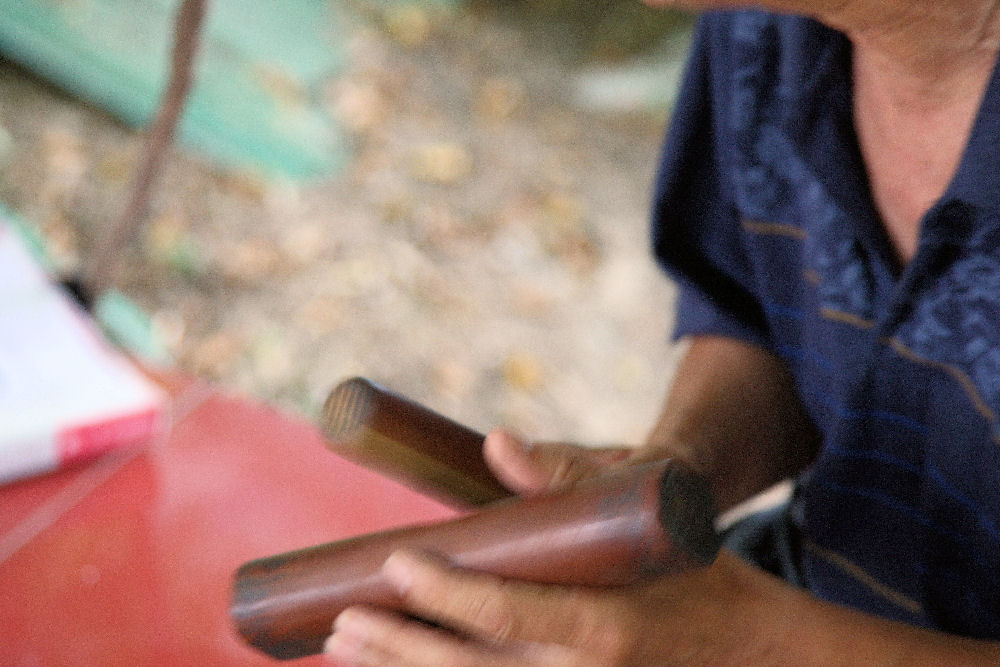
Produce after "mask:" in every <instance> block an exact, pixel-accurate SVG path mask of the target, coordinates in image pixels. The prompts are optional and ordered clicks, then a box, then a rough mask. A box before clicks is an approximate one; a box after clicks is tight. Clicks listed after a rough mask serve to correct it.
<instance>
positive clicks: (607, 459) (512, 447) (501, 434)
mask: <svg viewBox="0 0 1000 667" xmlns="http://www.w3.org/2000/svg"><path fill="white" fill-rule="evenodd" d="M619 452H620V453H621V454H619ZM623 454H624V450H620V449H614V450H589V449H587V448H584V447H578V446H574V445H568V444H565V443H555V442H547V443H536V444H530V443H528V442H526V441H525V440H523V439H522V438H519V437H518V436H515V435H513V434H512V433H510V432H509V431H505V430H502V429H494V430H492V431H490V432H489V433H488V434H487V435H486V441H485V442H484V443H483V456H484V457H485V458H486V462H487V464H488V465H489V466H490V469H492V470H493V473H494V474H495V475H496V476H497V477H498V478H499V479H500V481H501V482H503V483H504V484H505V485H506V486H508V487H509V488H511V489H513V490H514V491H517V492H518V493H521V494H529V495H530V494H532V493H541V492H543V491H549V490H555V489H559V488H563V487H567V486H571V485H573V484H574V483H576V482H578V481H580V480H581V479H586V478H589V477H594V476H596V475H599V474H600V473H601V472H602V471H603V470H604V469H605V467H606V466H607V465H609V464H611V463H613V462H617V460H620V459H621V458H622V455H623Z"/></svg>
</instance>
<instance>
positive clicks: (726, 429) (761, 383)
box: [637, 337, 818, 510]
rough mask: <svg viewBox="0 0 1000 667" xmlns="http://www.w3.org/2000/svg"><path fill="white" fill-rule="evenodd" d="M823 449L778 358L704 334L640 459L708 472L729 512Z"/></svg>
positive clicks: (681, 369)
mask: <svg viewBox="0 0 1000 667" xmlns="http://www.w3.org/2000/svg"><path fill="white" fill-rule="evenodd" d="M817 446H818V436H817V434H816V432H815V430H814V428H813V426H812V424H811V422H810V420H809V418H808V417H807V415H806V414H805V410H804V408H803V407H802V405H801V402H800V401H799V398H798V396H797V393H796V391H795V389H794V386H793V383H792V379H791V376H790V375H789V373H788V371H787V370H786V369H785V367H784V365H783V364H782V363H781V361H780V360H779V359H777V358H776V357H774V356H773V355H771V354H770V353H768V352H767V351H765V350H763V349H761V348H759V347H756V346H753V345H749V344H747V343H744V342H741V341H737V340H733V339H727V338H719V337H699V338H695V339H693V340H692V342H691V346H690V348H689V349H688V351H687V353H686V355H685V357H684V359H683V361H682V362H681V365H680V367H679V369H678V372H677V375H676V378H675V380H674V383H673V387H672V388H671V391H670V393H669V396H668V397H667V400H666V402H665V404H664V408H663V411H662V413H661V416H660V418H659V420H658V421H657V423H656V425H655V427H654V428H653V430H652V432H651V433H650V436H649V438H648V439H647V443H646V445H645V447H643V448H642V449H641V450H639V452H638V453H637V456H638V457H639V458H652V457H655V456H662V454H663V453H664V452H667V453H670V454H672V455H677V456H683V457H684V458H686V459H688V460H689V461H691V462H692V463H694V464H695V465H697V466H698V467H700V468H701V469H702V470H703V471H704V472H705V473H706V474H707V475H708V477H709V479H710V480H711V481H712V485H713V489H714V491H715V495H716V500H717V502H718V504H719V507H720V509H722V510H725V509H727V508H729V507H731V506H732V505H735V504H736V503H738V502H740V501H742V500H744V499H746V498H748V497H749V496H751V495H753V494H755V493H757V492H759V491H761V490H763V489H765V488H767V487H768V486H770V485H771V484H774V483H775V482H778V481H780V480H782V479H784V478H785V477H787V476H789V475H792V474H794V473H796V472H797V471H799V470H801V469H802V467H803V466H805V465H806V464H807V463H808V462H809V461H811V460H812V457H813V456H814V455H815V452H816V449H817Z"/></svg>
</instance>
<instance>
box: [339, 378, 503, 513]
mask: <svg viewBox="0 0 1000 667" xmlns="http://www.w3.org/2000/svg"><path fill="white" fill-rule="evenodd" d="M320 426H321V427H322V429H323V434H324V435H325V437H326V443H327V447H328V448H329V449H330V450H332V451H334V452H336V453H337V454H339V455H340V456H342V457H344V458H346V459H348V460H350V461H353V462H355V463H358V464H360V465H363V466H365V467H367V468H370V469H372V470H376V471H378V472H381V473H383V474H385V475H386V476H387V477H391V478H393V479H395V480H397V481H400V482H402V483H403V484H405V485H407V486H409V487H411V488H414V489H417V490H418V491H421V492H423V493H425V494H426V495H429V496H431V497H433V498H436V499H437V500H440V501H442V502H444V503H446V504H448V505H450V506H452V507H456V508H459V509H470V508H473V507H478V506H481V505H484V504H488V503H491V502H494V501H496V500H500V499H501V498H507V497H509V496H511V495H512V493H511V492H510V491H509V490H508V489H507V488H506V487H504V486H503V484H501V483H500V481H499V480H497V478H496V477H494V475H493V473H492V472H491V471H490V469H489V467H488V466H487V465H486V461H485V460H483V455H482V449H483V439H484V436H483V435H482V434H481V433H477V432H476V431H473V430H472V429H470V428H468V427H466V426H463V425H462V424H459V423H457V422H455V421H452V420H451V419H448V418H447V417H444V416H442V415H440V414H438V413H436V412H434V411H433V410H430V409H428V408H426V407H424V406H422V405H420V404H418V403H415V402H414V401H411V400H409V399H408V398H405V397H403V396H400V395H399V394H396V393H393V392H391V391H389V390H388V389H385V388H384V387H381V386H379V385H378V384H375V383H374V382H372V381H371V380H368V379H365V378H361V377H355V378H350V379H348V380H345V381H344V382H341V383H340V384H339V385H337V386H336V387H335V388H334V389H333V391H331V392H330V395H329V397H328V398H327V400H326V404H325V405H324V408H323V416H322V418H321V420H320Z"/></svg>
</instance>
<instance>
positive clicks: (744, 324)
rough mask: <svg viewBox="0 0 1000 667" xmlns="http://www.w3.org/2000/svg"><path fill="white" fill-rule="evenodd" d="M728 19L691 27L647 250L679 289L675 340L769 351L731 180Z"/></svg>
mask: <svg viewBox="0 0 1000 667" xmlns="http://www.w3.org/2000/svg"><path fill="white" fill-rule="evenodd" d="M730 20H731V17H730V15H729V14H728V13H718V14H706V15H704V16H702V17H701V19H700V20H699V23H698V26H697V28H696V31H695V36H694V40H693V43H692V48H691V52H690V55H689V60H688V63H687V68H686V71H685V76H684V80H683V83H682V86H681V91H680V94H679V96H678V100H677V105H676V107H675V111H674V116H673V118H672V120H671V123H670V130H669V132H668V135H667V139H666V143H665V146H664V150H663V156H662V160H661V163H660V171H659V175H658V179H657V185H656V195H655V199H654V203H653V227H652V243H653V250H654V253H655V255H656V258H657V260H658V261H659V262H660V264H661V266H662V267H663V268H664V269H665V270H666V271H667V273H668V274H669V275H670V276H671V277H672V278H673V279H674V280H675V281H676V283H677V285H678V287H679V290H680V295H679V298H678V300H677V315H676V324H675V329H674V336H675V337H677V338H680V337H683V336H688V335H699V334H700V335H712V334H714V335H722V336H728V337H733V338H739V339H743V340H747V341H749V342H752V343H756V344H759V345H764V346H767V327H766V324H765V318H764V314H763V311H762V308H761V306H760V303H759V302H758V300H757V299H756V298H755V297H754V296H753V289H752V288H753V279H752V270H751V266H750V263H749V261H748V258H747V256H746V253H745V249H744V246H743V240H742V239H743V234H742V230H741V220H740V216H739V214H738V211H737V207H736V205H735V203H734V197H733V194H732V185H731V182H730V179H729V176H728V174H729V171H730V164H731V162H732V160H731V159H730V158H728V157H727V155H726V149H727V147H728V146H729V145H730V144H731V142H728V141H727V138H726V136H725V134H726V128H727V122H726V117H727V113H729V112H730V109H729V100H728V95H727V92H728V91H727V82H726V79H727V77H726V73H727V69H728V61H729V60H730V58H729V53H728V51H729V46H728V40H727V33H728V31H729V22H730Z"/></svg>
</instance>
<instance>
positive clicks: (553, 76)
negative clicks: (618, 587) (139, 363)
mask: <svg viewBox="0 0 1000 667" xmlns="http://www.w3.org/2000/svg"><path fill="white" fill-rule="evenodd" d="M611 6H613V5H612V4H610V3H609V4H607V5H605V6H604V7H605V9H603V10H601V11H602V12H604V13H603V14H602V16H603V19H604V20H605V21H607V22H608V25H607V26H605V27H604V28H601V27H600V26H596V24H595V19H594V16H589V18H588V16H587V15H584V14H579V13H576V14H570V16H571V17H572V20H567V19H566V16H567V15H566V14H565V13H563V14H561V15H558V16H557V15H554V14H553V13H552V10H550V9H545V7H551V3H549V4H546V3H536V4H531V3H530V2H521V3H511V2H506V3H500V4H492V3H487V2H477V3H473V4H471V5H464V6H461V7H453V8H441V7H438V8H429V7H426V6H422V5H386V6H381V8H376V7H373V6H366V7H360V6H359V7H358V8H355V9H356V11H354V12H353V13H352V15H353V16H354V17H355V20H356V23H355V24H354V26H355V27H354V28H353V30H352V33H353V37H352V38H351V42H350V44H349V53H350V56H351V57H350V65H349V67H348V69H347V71H345V72H344V73H343V74H342V76H339V77H337V78H336V80H332V81H330V83H329V86H328V88H327V90H326V103H328V104H329V106H330V109H331V111H332V112H333V113H335V114H336V115H337V116H338V118H339V119H340V121H341V123H342V124H343V125H344V127H345V128H347V130H348V132H349V134H350V139H351V142H352V150H353V159H352V161H351V163H350V164H349V166H348V167H347V168H346V169H345V170H344V171H343V172H342V173H340V174H337V175H334V176H331V177H329V178H326V179H323V180H322V181H320V182H313V183H294V182H283V181H280V180H274V179H262V178H259V177H254V176H251V175H246V174H235V173H231V172H227V171H225V170H220V169H218V168H216V167H214V166H213V165H211V164H207V163H205V162H203V161H202V160H201V159H200V158H199V157H198V156H197V155H195V154H193V153H190V152H186V151H183V150H177V151H175V152H174V154H173V156H172V157H171V160H170V164H169V166H168V167H167V169H166V173H165V175H164V178H163V180H162V183H161V185H160V186H159V188H158V191H157V194H156V196H155V197H154V201H153V204H152V210H151V212H150V218H149V224H148V229H147V233H146V235H145V238H144V240H143V243H142V247H141V248H140V249H138V250H137V252H136V253H135V256H133V257H130V258H128V259H127V262H126V266H127V267H128V268H127V272H126V278H125V279H124V281H123V282H122V284H121V288H122V289H123V291H124V292H125V293H126V294H128V295H129V296H130V297H131V298H133V299H134V300H135V301H137V302H138V303H139V304H140V305H141V306H142V307H143V308H144V309H146V311H147V312H148V313H150V314H151V315H152V317H153V318H154V322H155V324H156V326H157V328H158V331H159V332H160V334H161V335H162V336H163V337H164V339H165V340H166V341H167V342H168V344H169V346H170V348H171V351H172V353H173V355H174V358H175V359H176V363H177V365H178V366H180V367H182V368H184V369H186V370H189V371H191V372H194V373H197V374H199V375H201V376H203V377H206V378H209V379H211V380H213V381H215V382H217V383H219V384H221V385H223V386H225V387H227V388H230V389H231V390H233V391H237V392H243V393H246V394H250V395H253V396H256V397H260V398H262V399H264V400H267V401H269V402H272V403H273V404H275V405H278V406H280V407H283V408H285V409H289V410H294V411H298V412H302V413H305V414H306V415H307V416H311V415H312V414H314V413H315V412H316V410H317V409H318V406H319V405H320V404H321V403H322V401H323V399H324V398H325V395H326V393H327V392H328V391H329V389H330V388H331V387H332V386H333V385H334V384H335V383H336V382H337V381H339V380H340V379H342V378H344V377H346V376H349V375H354V374H361V375H365V376H368V377H370V378H372V379H374V380H376V381H379V382H381V383H383V384H385V385H387V386H389V387H391V388H393V389H395V390H397V391H400V392H402V393H404V394H407V395H409V396H411V397H413V398H416V399H418V400H420V401H422V402H424V403H425V404H427V405H430V406H432V407H433V408H435V409H437V410H439V411H441V412H443V413H445V414H447V415H449V416H451V417H453V418H455V419H458V420H460V421H463V422H465V423H467V424H469V425H470V426H473V427H475V428H479V429H484V430H485V429H487V428H489V427H490V426H492V425H494V424H498V423H502V424H506V425H509V426H512V427H514V428H517V429H519V430H520V431H522V432H524V433H526V434H528V435H530V436H533V437H538V438H565V439H574V440H582V441H585V442H589V443H609V442H629V441H637V440H639V439H641V438H642V437H643V436H644V434H645V432H646V430H647V428H648V426H649V424H650V422H651V420H652V419H653V416H654V415H655V413H656V411H657V409H658V407H659V403H660V401H661V399H662V396H663V394H664V391H665V388H666V386H667V384H668V382H669V379H670V377H671V375H672V372H673V368H674V363H675V358H676V355H677V350H676V349H675V348H674V347H672V346H671V345H670V344H669V343H668V336H669V329H670V321H671V309H672V302H673V290H672V287H671V286H670V285H669V283H668V282H667V280H666V279H665V278H664V277H663V276H662V275H661V274H660V273H659V271H658V269H657V268H656V267H655V265H654V263H653V261H652V259H651V258H650V255H649V252H648V248H647V238H648V232H647V217H648V210H649V201H650V197H651V188H652V183H653V178H654V171H655V167H656V162H657V157H658V153H659V149H660V142H661V137H662V133H663V130H664V127H665V122H666V113H665V112H664V111H662V109H656V108H653V109H650V108H628V107H630V106H631V105H630V104H624V105H623V108H615V107H614V105H612V106H611V107H608V108H604V109H599V108H594V107H592V106H587V105H585V104H584V103H582V102H581V101H580V100H581V99H582V98H581V96H580V94H579V93H580V86H579V82H580V76H581V74H583V73H586V72H594V71H602V70H607V71H609V72H610V71H613V70H614V68H616V67H618V66H619V65H621V64H623V63H627V62H632V60H633V59H635V58H637V57H638V55H637V52H643V53H645V52H648V51H649V49H651V48H652V49H655V44H657V40H659V39H660V37H661V36H662V34H663V32H662V31H663V30H666V29H669V28H670V26H669V25H666V27H664V25H658V24H655V23H652V22H651V19H650V18H649V17H648V15H646V14H635V13H634V10H631V9H630V10H629V11H630V12H633V14H630V16H629V17H628V18H627V20H625V19H623V20H622V21H617V22H616V21H615V20H614V16H610V15H609V14H608V13H607V12H608V10H607V7H611ZM658 20H659V19H658ZM671 20H673V19H671V18H670V17H666V19H664V21H665V24H669V23H670V21H671ZM628 22H631V25H632V29H631V30H627V29H625V28H627V25H626V24H627V23H628ZM595 26H596V27H595ZM616 29H617V30H618V31H619V32H618V33H617V34H616V32H615V30H616ZM630 40H631V41H630ZM633 42H634V43H633ZM669 69H670V68H669V67H665V68H664V74H663V76H664V81H667V80H668V79H669V76H670V74H669V72H668V70H669ZM653 70H654V71H655V67H654V68H653ZM654 76H657V75H654ZM627 86H628V84H627V81H626V88H627ZM140 147H141V136H140V135H138V134H137V133H135V132H134V131H131V130H129V129H128V128H125V127H123V126H122V125H121V124H119V123H118V122H117V121H115V120H114V119H113V118H110V117H108V116H107V115H105V114H103V113H101V112H100V111H98V110H95V109H93V108H89V107H87V106H86V105H83V104H81V103H79V102H78V101H76V100H73V99H71V98H69V97H67V96H65V95H63V94H62V93H60V92H59V91H56V90H53V89H51V88H50V87H48V86H46V85H45V84H44V83H41V82H40V81H38V80H37V79H35V78H33V77H32V76H30V75H29V74H27V73H25V72H24V71H22V70H20V69H18V68H16V67H14V66H12V65H10V64H9V63H5V62H2V61H0V201H3V202H5V203H6V204H7V205H8V206H10V207H11V208H13V209H14V210H15V211H17V212H18V213H19V214H20V215H21V216H22V217H24V218H25V219H27V220H29V221H31V222H33V223H36V224H37V225H38V226H39V227H40V228H41V229H42V230H43V231H44V233H45V235H46V237H47V239H48V242H49V244H50V246H51V248H52V250H53V252H54V254H55V255H56V257H57V260H58V262H59V264H60V266H61V267H62V269H63V270H64V271H65V272H66V273H68V274H72V273H73V272H75V271H76V270H78V269H79V264H80V261H81V258H82V257H86V255H87V253H88V250H89V247H90V246H89V244H90V243H91V242H92V239H93V238H95V236H96V235H97V234H96V232H97V230H98V229H99V228H100V227H101V226H102V225H103V224H106V223H107V221H109V220H111V219H113V218H114V216H115V213H116V212H117V211H118V209H119V208H120V207H121V205H122V203H123V200H124V197H125V188H126V186H127V184H128V179H129V175H130V171H131V169H132V168H133V165H134V164H135V161H136V159H137V155H138V153H139V150H140Z"/></svg>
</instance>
